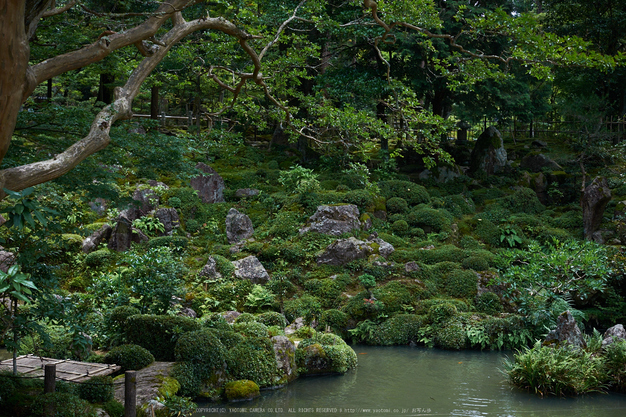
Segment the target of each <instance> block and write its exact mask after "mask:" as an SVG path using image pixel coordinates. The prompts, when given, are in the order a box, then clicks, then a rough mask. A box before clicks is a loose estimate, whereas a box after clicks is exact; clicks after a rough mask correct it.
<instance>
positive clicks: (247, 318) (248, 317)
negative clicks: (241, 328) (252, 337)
mask: <svg viewBox="0 0 626 417" xmlns="http://www.w3.org/2000/svg"><path fill="white" fill-rule="evenodd" d="M255 321H256V317H255V315H254V314H251V313H242V314H240V315H239V316H237V318H236V319H235V323H252V322H255Z"/></svg>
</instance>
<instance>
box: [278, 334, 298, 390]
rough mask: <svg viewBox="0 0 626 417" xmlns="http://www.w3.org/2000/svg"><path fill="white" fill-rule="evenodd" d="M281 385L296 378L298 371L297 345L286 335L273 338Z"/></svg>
mask: <svg viewBox="0 0 626 417" xmlns="http://www.w3.org/2000/svg"><path fill="white" fill-rule="evenodd" d="M271 341H272V344H273V348H274V356H275V357H276V365H277V369H278V373H279V375H280V376H281V378H280V380H279V381H278V382H279V383H280V384H281V385H283V384H285V383H287V382H290V381H292V380H294V379H295V378H296V377H297V376H298V374H297V372H296V368H297V367H296V346H295V345H294V344H293V342H292V341H291V340H289V339H288V338H287V337H285V336H274V337H272V339H271Z"/></svg>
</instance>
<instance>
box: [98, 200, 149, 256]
mask: <svg viewBox="0 0 626 417" xmlns="http://www.w3.org/2000/svg"><path fill="white" fill-rule="evenodd" d="M140 215H141V212H140V211H139V209H135V208H129V209H126V210H124V211H122V212H121V213H120V215H119V216H118V217H117V222H116V224H115V227H114V228H113V230H112V231H111V237H110V238H109V243H108V247H109V249H111V250H114V251H117V252H125V251H127V250H128V249H130V245H131V243H132V242H135V243H140V242H146V241H148V240H149V239H148V236H146V235H145V234H144V233H143V232H142V231H141V230H139V229H137V228H135V227H133V222H134V221H135V220H137V219H138V218H139V217H140Z"/></svg>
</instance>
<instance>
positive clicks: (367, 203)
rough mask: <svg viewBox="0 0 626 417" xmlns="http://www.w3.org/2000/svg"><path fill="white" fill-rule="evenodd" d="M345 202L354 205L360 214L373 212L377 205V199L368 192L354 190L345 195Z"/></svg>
mask: <svg viewBox="0 0 626 417" xmlns="http://www.w3.org/2000/svg"><path fill="white" fill-rule="evenodd" d="M342 198H343V202H344V203H348V204H354V205H355V206H357V207H358V208H359V212H361V213H365V212H372V211H374V210H373V209H374V207H375V205H376V198H375V197H374V196H373V195H372V194H371V193H370V192H369V191H367V190H352V191H348V192H347V193H345V194H344V195H343V197H342Z"/></svg>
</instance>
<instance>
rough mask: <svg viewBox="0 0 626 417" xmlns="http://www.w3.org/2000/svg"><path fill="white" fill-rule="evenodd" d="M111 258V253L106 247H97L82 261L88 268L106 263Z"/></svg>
mask: <svg viewBox="0 0 626 417" xmlns="http://www.w3.org/2000/svg"><path fill="white" fill-rule="evenodd" d="M112 259H113V253H112V252H111V251H110V250H108V249H98V250H97V251H94V252H91V253H89V254H87V256H85V259H84V260H83V262H84V263H85V266H88V267H89V268H100V267H102V266H105V265H107V264H108V263H109V262H110V261H111V260H112Z"/></svg>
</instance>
